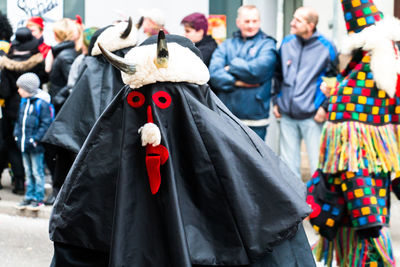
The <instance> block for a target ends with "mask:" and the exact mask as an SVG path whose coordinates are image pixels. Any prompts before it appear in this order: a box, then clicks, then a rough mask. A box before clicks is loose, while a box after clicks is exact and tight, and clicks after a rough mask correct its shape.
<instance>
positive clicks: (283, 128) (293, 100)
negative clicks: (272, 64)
mask: <svg viewBox="0 0 400 267" xmlns="http://www.w3.org/2000/svg"><path fill="white" fill-rule="evenodd" d="M317 23H318V14H317V13H316V11H315V10H314V9H312V8H309V7H300V8H298V9H297V10H296V12H295V13H294V15H293V19H292V21H291V23H290V33H291V34H290V35H288V36H286V37H285V38H284V40H283V41H282V44H281V47H280V50H279V54H280V60H279V63H280V66H278V68H277V75H276V77H275V78H276V82H275V92H276V95H275V97H274V99H273V104H274V107H273V112H274V115H275V117H276V118H280V152H281V157H282V159H283V160H284V161H285V162H286V163H287V164H288V165H289V166H290V168H291V169H292V170H293V171H294V172H295V173H297V174H298V175H300V142H301V139H304V141H305V144H306V146H307V152H308V156H309V160H310V169H311V172H313V171H314V170H315V169H316V168H317V164H318V155H319V138H320V134H321V129H322V122H323V121H324V120H325V117H326V113H325V111H324V109H323V108H322V106H321V105H322V104H323V103H324V101H326V97H325V95H324V94H323V93H322V92H321V90H320V88H319V87H320V84H321V82H322V77H323V76H330V75H332V73H331V70H330V69H329V68H331V67H332V65H333V64H332V62H335V60H336V49H335V47H334V45H333V44H332V43H331V42H330V41H328V40H327V39H326V38H325V37H324V36H322V35H321V34H320V33H319V32H318V31H317V30H316V26H317Z"/></svg>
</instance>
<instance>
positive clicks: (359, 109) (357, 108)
mask: <svg viewBox="0 0 400 267" xmlns="http://www.w3.org/2000/svg"><path fill="white" fill-rule="evenodd" d="M356 111H357V112H363V111H364V105H361V104H357V105H356Z"/></svg>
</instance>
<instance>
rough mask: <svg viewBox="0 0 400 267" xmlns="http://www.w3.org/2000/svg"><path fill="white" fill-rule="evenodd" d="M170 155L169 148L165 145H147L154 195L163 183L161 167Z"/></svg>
mask: <svg viewBox="0 0 400 267" xmlns="http://www.w3.org/2000/svg"><path fill="white" fill-rule="evenodd" d="M168 157H169V153H168V150H167V148H166V147H165V146H163V145H158V146H152V145H147V146H146V167H147V175H148V176H149V183H150V190H151V193H152V194H153V195H155V194H157V192H158V190H159V189H160V185H161V173H160V167H161V165H164V164H165V162H166V161H167V159H168Z"/></svg>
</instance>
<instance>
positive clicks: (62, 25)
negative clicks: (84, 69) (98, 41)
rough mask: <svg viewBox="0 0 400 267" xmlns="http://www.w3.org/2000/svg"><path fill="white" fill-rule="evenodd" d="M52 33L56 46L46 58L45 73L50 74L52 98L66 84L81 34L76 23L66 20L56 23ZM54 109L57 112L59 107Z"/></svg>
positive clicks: (76, 54) (76, 53)
mask: <svg viewBox="0 0 400 267" xmlns="http://www.w3.org/2000/svg"><path fill="white" fill-rule="evenodd" d="M53 32H54V38H55V40H56V42H57V44H56V45H55V46H52V47H51V52H50V53H49V55H50V57H49V56H48V57H47V58H46V71H48V72H50V89H49V94H50V96H51V97H52V98H53V97H54V96H55V95H56V94H57V93H58V91H59V90H60V89H61V88H62V87H64V86H65V85H66V84H67V81H68V74H69V70H70V68H71V65H72V63H73V62H74V59H75V58H76V57H77V56H78V50H77V49H79V48H80V44H79V43H80V42H78V40H79V39H80V34H81V31H80V29H79V27H78V25H77V23H76V22H75V21H74V20H72V19H68V18H63V19H61V20H59V21H56V22H55V23H54V24H53ZM49 58H50V59H49ZM55 108H56V110H58V109H59V108H61V107H55Z"/></svg>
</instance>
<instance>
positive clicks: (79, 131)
mask: <svg viewBox="0 0 400 267" xmlns="http://www.w3.org/2000/svg"><path fill="white" fill-rule="evenodd" d="M130 23H132V22H131V21H130ZM125 25H126V23H122V24H121V25H116V26H107V27H105V28H102V29H100V30H98V31H96V33H95V34H94V35H93V37H92V39H91V43H90V46H89V55H90V56H87V57H85V59H84V61H83V63H82V64H83V65H84V66H83V67H82V72H81V74H80V76H79V78H78V80H77V82H76V84H75V86H74V87H73V90H72V92H71V95H70V96H69V97H68V98H67V100H66V102H65V103H64V105H63V107H62V108H61V110H60V111H59V113H58V114H57V117H56V119H55V120H54V122H53V123H52V124H51V126H50V127H49V129H48V130H47V132H46V135H45V136H44V137H43V139H42V142H45V143H47V144H50V145H53V146H56V147H60V148H63V149H66V150H68V151H70V152H72V153H74V154H75V155H76V154H77V153H78V152H79V150H80V149H81V147H82V145H83V143H84V141H85V139H86V137H87V136H88V134H89V132H90V130H91V129H92V127H93V125H94V123H95V122H96V120H97V119H98V118H99V117H100V115H101V113H102V112H103V111H104V109H105V108H106V107H107V106H108V104H109V103H110V102H111V101H112V99H113V98H114V97H115V95H117V94H118V92H119V91H120V90H121V88H122V87H123V86H124V83H123V81H122V78H121V72H120V71H119V70H118V69H117V68H115V67H114V66H112V65H111V64H110V63H109V62H108V61H107V60H106V59H105V58H104V57H103V55H102V54H101V52H99V51H98V48H97V50H96V49H94V48H95V47H96V44H97V40H98V39H100V40H102V39H104V38H102V37H103V36H104V35H106V37H107V38H110V37H109V35H111V36H113V38H111V41H110V44H104V42H102V43H103V45H105V46H106V47H111V46H112V45H114V47H113V49H110V50H111V51H112V52H113V53H115V54H116V55H118V56H121V57H123V56H124V55H125V54H126V53H127V52H128V51H129V50H130V49H131V48H133V47H134V46H135V45H136V43H137V31H136V30H133V29H132V25H129V24H128V26H127V28H125ZM127 30H129V35H127V36H124V37H125V38H121V36H120V35H121V32H122V34H123V33H124V32H125V31H127Z"/></svg>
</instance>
